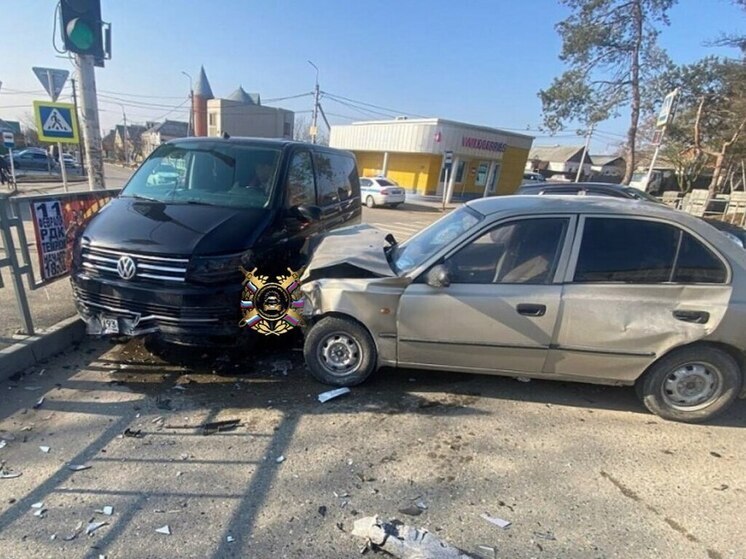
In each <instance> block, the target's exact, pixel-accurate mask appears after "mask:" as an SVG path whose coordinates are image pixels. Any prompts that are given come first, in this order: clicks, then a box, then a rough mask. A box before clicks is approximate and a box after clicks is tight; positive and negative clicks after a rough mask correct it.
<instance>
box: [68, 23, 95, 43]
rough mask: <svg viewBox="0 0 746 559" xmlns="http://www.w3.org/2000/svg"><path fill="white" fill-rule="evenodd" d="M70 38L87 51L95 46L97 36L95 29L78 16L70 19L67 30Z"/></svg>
mask: <svg viewBox="0 0 746 559" xmlns="http://www.w3.org/2000/svg"><path fill="white" fill-rule="evenodd" d="M65 31H66V32H67V38H68V40H69V41H70V42H71V43H72V44H73V45H74V46H75V47H76V48H78V49H80V50H81V51H87V50H88V49H90V48H91V47H92V46H93V43H94V40H95V37H94V33H93V29H91V26H90V25H89V24H88V22H87V21H83V20H82V19H81V18H79V17H76V18H75V19H72V20H70V22H69V23H68V24H67V28H66V30H65Z"/></svg>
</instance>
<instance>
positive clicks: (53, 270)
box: [30, 192, 111, 282]
mask: <svg viewBox="0 0 746 559" xmlns="http://www.w3.org/2000/svg"><path fill="white" fill-rule="evenodd" d="M110 199H111V195H110V194H103V193H101V194H99V193H96V192H85V193H80V194H76V195H74V196H66V197H60V198H50V199H45V200H38V201H33V202H31V203H30V205H31V216H32V218H33V223H34V234H35V236H36V249H37V252H38V253H39V269H40V271H41V279H42V282H49V281H51V280H53V279H55V278H59V277H61V276H64V275H65V274H67V273H68V272H69V271H70V265H71V263H72V249H73V244H74V242H75V239H76V238H77V236H78V234H79V233H80V232H81V231H82V229H83V227H85V224H86V223H87V222H88V220H90V218H91V217H93V215H95V214H96V212H98V211H99V210H100V209H101V208H102V207H103V206H104V205H105V204H106V203H107V202H108V201H109V200H110Z"/></svg>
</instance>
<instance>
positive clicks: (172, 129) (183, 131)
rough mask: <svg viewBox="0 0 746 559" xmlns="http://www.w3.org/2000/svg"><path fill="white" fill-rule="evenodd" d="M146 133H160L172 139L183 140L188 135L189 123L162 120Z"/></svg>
mask: <svg viewBox="0 0 746 559" xmlns="http://www.w3.org/2000/svg"><path fill="white" fill-rule="evenodd" d="M145 132H146V133H160V134H162V135H163V136H173V137H174V138H183V137H184V136H186V135H187V134H188V133H189V123H188V122H181V121H179V120H164V121H163V122H159V123H158V124H156V125H155V126H153V127H151V128H148V129H147V130H146V131H145Z"/></svg>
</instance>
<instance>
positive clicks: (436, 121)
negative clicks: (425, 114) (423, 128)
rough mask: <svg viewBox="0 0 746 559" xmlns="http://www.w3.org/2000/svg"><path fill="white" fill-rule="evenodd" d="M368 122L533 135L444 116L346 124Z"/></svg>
mask: <svg viewBox="0 0 746 559" xmlns="http://www.w3.org/2000/svg"><path fill="white" fill-rule="evenodd" d="M370 124H389V125H406V124H434V125H436V126H437V125H439V124H450V125H452V126H458V127H462V128H470V129H472V130H478V131H481V132H487V133H489V134H501V135H503V136H514V137H516V138H526V139H529V140H533V139H534V137H533V136H530V135H528V134H518V133H516V132H508V131H506V130H501V129H500V128H491V127H489V126H480V125H477V124H469V123H468V122H459V121H457V120H448V119H445V118H397V119H393V120H361V121H357V122H351V123H350V124H349V125H348V126H367V125H370Z"/></svg>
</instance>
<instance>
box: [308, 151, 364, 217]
mask: <svg viewBox="0 0 746 559" xmlns="http://www.w3.org/2000/svg"><path fill="white" fill-rule="evenodd" d="M314 163H315V165H316V185H317V188H318V192H319V204H321V205H322V206H326V205H329V204H334V203H336V202H339V201H341V200H347V199H349V198H352V197H353V196H359V195H360V179H359V178H358V176H357V168H356V166H355V160H354V159H353V158H352V157H349V156H346V155H338V154H329V153H323V152H316V153H314Z"/></svg>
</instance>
